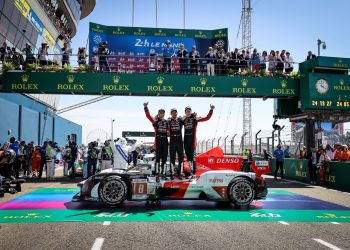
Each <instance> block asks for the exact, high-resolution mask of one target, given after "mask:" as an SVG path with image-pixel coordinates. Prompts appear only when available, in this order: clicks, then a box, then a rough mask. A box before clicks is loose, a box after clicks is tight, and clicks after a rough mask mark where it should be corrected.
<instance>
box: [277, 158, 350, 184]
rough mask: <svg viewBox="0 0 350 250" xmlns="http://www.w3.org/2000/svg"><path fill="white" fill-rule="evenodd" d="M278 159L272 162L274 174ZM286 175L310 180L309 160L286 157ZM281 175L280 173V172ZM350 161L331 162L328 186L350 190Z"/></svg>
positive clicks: (304, 180) (305, 181) (300, 179)
mask: <svg viewBox="0 0 350 250" xmlns="http://www.w3.org/2000/svg"><path fill="white" fill-rule="evenodd" d="M275 169H276V161H275V160H273V161H272V164H271V173H272V174H274V173H275ZM284 175H285V177H286V178H287V179H292V180H297V181H301V182H304V183H309V182H310V177H309V168H308V160H298V159H285V160H284ZM278 176H279V174H278ZM349 176H350V163H348V162H346V163H345V162H330V169H329V173H328V174H326V187H331V188H336V189H340V190H345V191H350V182H349Z"/></svg>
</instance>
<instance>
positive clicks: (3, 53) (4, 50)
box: [0, 42, 8, 62]
mask: <svg viewBox="0 0 350 250" xmlns="http://www.w3.org/2000/svg"><path fill="white" fill-rule="evenodd" d="M7 48H8V46H7V43H6V42H3V44H2V47H1V48H0V60H1V61H2V62H3V61H5V57H6V54H7Z"/></svg>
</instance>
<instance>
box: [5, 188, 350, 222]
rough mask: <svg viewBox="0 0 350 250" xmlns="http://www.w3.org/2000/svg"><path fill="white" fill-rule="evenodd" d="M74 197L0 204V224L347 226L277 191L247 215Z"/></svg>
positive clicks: (345, 211)
mask: <svg viewBox="0 0 350 250" xmlns="http://www.w3.org/2000/svg"><path fill="white" fill-rule="evenodd" d="M77 191H78V189H76V188H41V189H37V190H35V191H33V192H31V193H28V194H25V195H23V196H20V197H18V198H15V199H13V200H11V201H8V202H5V203H3V204H0V223H27V222H77V221H78V222H103V221H106V220H108V221H112V222H168V221H260V222H275V221H281V220H283V221H289V222H344V223H346V222H350V209H349V208H347V207H344V206H340V205H337V204H334V203H330V202H325V201H321V200H318V199H313V198H310V197H307V196H302V195H298V194H295V193H291V192H288V191H283V190H270V192H269V195H268V198H267V199H266V200H263V201H259V202H253V203H252V205H251V206H250V209H247V210H239V209H234V208H233V206H230V205H228V206H218V205H217V203H216V202H208V201H162V205H161V207H147V206H145V202H125V203H123V204H122V206H120V207H118V208H113V209H112V208H104V207H101V205H100V204H99V203H95V202H71V198H72V197H73V195H74V194H75V193H76V192H77ZM319 208H322V210H320V209H319Z"/></svg>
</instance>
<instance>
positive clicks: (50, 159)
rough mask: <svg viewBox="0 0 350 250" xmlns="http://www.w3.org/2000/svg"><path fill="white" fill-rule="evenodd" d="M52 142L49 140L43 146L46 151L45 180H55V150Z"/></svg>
mask: <svg viewBox="0 0 350 250" xmlns="http://www.w3.org/2000/svg"><path fill="white" fill-rule="evenodd" d="M52 146H53V143H52V141H50V142H49V143H48V144H47V147H46V148H45V151H46V180H55V179H54V178H53V177H54V175H55V159H56V150H55V149H54V148H53V147H52Z"/></svg>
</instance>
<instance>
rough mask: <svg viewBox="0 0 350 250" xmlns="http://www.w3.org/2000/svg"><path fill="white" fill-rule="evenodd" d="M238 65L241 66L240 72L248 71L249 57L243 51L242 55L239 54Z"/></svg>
mask: <svg viewBox="0 0 350 250" xmlns="http://www.w3.org/2000/svg"><path fill="white" fill-rule="evenodd" d="M239 59H240V65H241V67H240V68H241V72H243V71H245V70H247V69H248V61H249V57H248V54H247V52H246V51H245V50H242V54H240V58H239Z"/></svg>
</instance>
